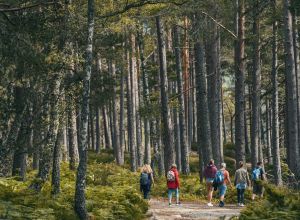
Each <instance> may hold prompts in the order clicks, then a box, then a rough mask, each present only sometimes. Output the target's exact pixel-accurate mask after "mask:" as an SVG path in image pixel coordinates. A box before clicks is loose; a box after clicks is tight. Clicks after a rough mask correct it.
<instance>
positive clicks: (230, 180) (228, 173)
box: [227, 171, 232, 186]
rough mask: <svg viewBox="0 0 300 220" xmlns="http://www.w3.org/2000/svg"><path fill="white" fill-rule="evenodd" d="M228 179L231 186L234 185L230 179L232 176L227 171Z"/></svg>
mask: <svg viewBox="0 0 300 220" xmlns="http://www.w3.org/2000/svg"><path fill="white" fill-rule="evenodd" d="M227 181H228V183H229V185H230V186H232V183H231V180H230V176H229V172H228V171H227Z"/></svg>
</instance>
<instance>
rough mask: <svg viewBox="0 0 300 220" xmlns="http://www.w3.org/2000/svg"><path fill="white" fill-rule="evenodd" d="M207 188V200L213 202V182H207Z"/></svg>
mask: <svg viewBox="0 0 300 220" xmlns="http://www.w3.org/2000/svg"><path fill="white" fill-rule="evenodd" d="M206 188H207V201H208V203H211V200H212V195H213V189H212V183H206Z"/></svg>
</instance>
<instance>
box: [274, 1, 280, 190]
mask: <svg viewBox="0 0 300 220" xmlns="http://www.w3.org/2000/svg"><path fill="white" fill-rule="evenodd" d="M272 10H273V13H276V0H272ZM272 26H273V33H272V75H271V81H272V91H273V93H272V154H273V165H274V177H275V183H276V185H278V186H280V185H282V176H281V162H280V149H279V114H278V72H277V66H278V59H277V50H278V46H277V30H278V22H277V21H276V20H275V19H274V21H273V25H272Z"/></svg>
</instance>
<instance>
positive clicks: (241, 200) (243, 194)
mask: <svg viewBox="0 0 300 220" xmlns="http://www.w3.org/2000/svg"><path fill="white" fill-rule="evenodd" d="M240 198H241V199H240V203H241V204H245V189H241V191H240Z"/></svg>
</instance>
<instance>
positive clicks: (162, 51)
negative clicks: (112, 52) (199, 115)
mask: <svg viewBox="0 0 300 220" xmlns="http://www.w3.org/2000/svg"><path fill="white" fill-rule="evenodd" d="M156 28H157V43H158V55H159V67H160V94H161V116H162V126H163V143H164V164H165V168H166V169H168V168H169V167H171V165H172V164H173V163H174V162H175V158H174V142H173V134H172V133H173V132H172V125H171V117H170V108H169V106H168V103H169V97H168V77H167V60H166V45H165V40H164V28H163V24H162V22H161V20H160V17H159V16H157V17H156Z"/></svg>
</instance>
